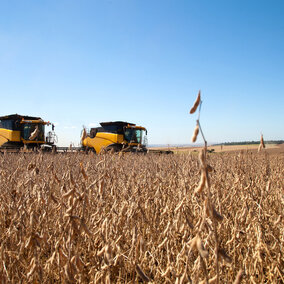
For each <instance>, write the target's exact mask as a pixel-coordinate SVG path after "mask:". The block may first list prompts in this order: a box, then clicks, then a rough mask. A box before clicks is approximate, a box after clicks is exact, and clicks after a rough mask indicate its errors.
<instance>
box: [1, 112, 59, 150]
mask: <svg viewBox="0 0 284 284" xmlns="http://www.w3.org/2000/svg"><path fill="white" fill-rule="evenodd" d="M45 125H52V131H49V132H48V135H47V137H45ZM56 142H57V136H56V135H55V133H54V125H53V124H51V123H50V122H45V121H43V120H42V119H41V118H40V117H33V116H25V115H19V114H12V115H6V116H2V117H0V149H1V150H2V149H6V150H19V149H21V148H26V149H29V148H32V149H33V148H41V149H43V150H51V149H52V148H54V147H55V145H54V143H56Z"/></svg>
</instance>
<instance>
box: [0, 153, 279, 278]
mask: <svg viewBox="0 0 284 284" xmlns="http://www.w3.org/2000/svg"><path fill="white" fill-rule="evenodd" d="M208 163H209V164H210V165H211V166H212V168H213V171H212V172H211V173H210V178H211V193H212V196H211V199H212V203H213V204H214V206H215V208H216V210H217V211H218V212H219V213H220V214H221V215H222V216H223V220H222V222H218V224H217V233H218V239H219V241H220V256H222V257H220V260H219V265H220V268H219V270H220V271H219V274H220V282H221V283H233V282H234V281H235V279H236V277H237V274H238V271H240V270H242V271H243V273H244V277H243V282H245V283H283V267H284V260H283V252H282V249H283V244H284V240H283V238H284V226H283V205H284V192H283V189H284V173H283V166H284V157H283V155H281V156H276V155H273V156H272V155H271V156H270V155H267V154H266V153H265V152H262V153H259V154H255V153H254V154H252V153H250V152H240V153H224V154H212V155H209V156H208ZM199 179H200V167H199V161H198V157H197V155H190V154H186V155H161V156H157V155H151V154H149V155H135V154H129V155H128V154H126V155H111V154H110V155H98V156H95V155H93V154H90V155H83V154H57V155H52V154H7V153H6V154H4V155H1V156H0V200H1V203H0V204H1V205H0V244H1V253H0V261H1V264H0V278H1V280H2V283H5V282H6V283H8V282H9V283H19V282H24V283H25V282H26V283H27V282H33V283H34V282H41V283H54V282H58V283H60V282H61V283H74V282H77V283H78V282H79V283H100V282H104V283H128V282H132V281H141V282H142V281H144V282H147V281H151V282H153V283H200V282H201V283H206V278H207V279H208V283H214V281H215V280H216V267H215V259H214V249H215V247H214V238H213V233H214V232H213V229H212V221H211V219H210V218H205V222H204V226H203V227H204V229H203V230H202V231H201V232H198V234H199V237H200V239H201V240H202V243H200V244H199V245H200V247H201V250H203V252H204V255H203V256H201V254H200V253H198V251H196V250H194V249H193V246H192V245H191V242H192V240H193V239H194V237H196V234H197V228H198V226H199V224H200V222H201V220H202V216H204V212H203V208H204V206H203V205H204V204H203V203H204V196H202V195H204V194H206V193H203V192H201V193H200V194H194V190H195V188H196V187H197V186H198V183H199ZM202 281H203V282H202ZM236 283H237V282H236Z"/></svg>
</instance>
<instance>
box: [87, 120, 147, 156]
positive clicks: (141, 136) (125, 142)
mask: <svg viewBox="0 0 284 284" xmlns="http://www.w3.org/2000/svg"><path fill="white" fill-rule="evenodd" d="M100 125H101V127H96V128H91V129H90V131H89V132H88V133H87V131H86V129H84V130H83V134H82V139H81V141H82V147H83V148H85V149H92V150H93V151H94V152H96V153H97V154H99V153H102V152H108V151H112V152H120V151H122V152H142V153H146V152H147V148H146V145H145V143H144V141H146V135H147V130H146V128H144V127H142V126H136V124H133V123H128V122H123V121H115V122H101V123H100Z"/></svg>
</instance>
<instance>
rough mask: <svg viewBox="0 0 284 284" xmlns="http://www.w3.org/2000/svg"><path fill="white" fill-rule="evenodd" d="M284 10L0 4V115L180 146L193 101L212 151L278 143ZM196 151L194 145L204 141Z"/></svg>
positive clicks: (175, 4)
mask: <svg viewBox="0 0 284 284" xmlns="http://www.w3.org/2000/svg"><path fill="white" fill-rule="evenodd" d="M283 11H284V1H267V0H266V1H263V0H250V1H244V0H235V1H231V0H216V1H211V0H210V1H209V0H208V1H205V0H203V1H202V0H200V1H190V0H184V1H179V0H175V1H174V0H163V1H158V0H157V1H155V0H149V1H148V0H109V1H107V0H105V1H104V0H100V1H95V0H93V1H91V0H90V1H89V0H81V1H79V0H78V1H72V0H66V1H61V0H56V1H55V0H54V1H53V0H42V1H38V0H26V1H22V0H18V1H14V0H9V1H4V0H3V1H0V94H1V107H0V115H6V114H12V113H19V114H26V115H35V116H41V117H42V118H43V119H45V120H50V121H52V122H55V123H56V128H55V130H56V132H57V135H58V137H59V145H68V144H69V143H70V142H73V143H75V144H77V143H78V142H79V137H80V132H81V129H82V125H85V126H87V127H89V126H91V125H95V124H98V122H101V121H114V120H125V121H129V122H133V123H136V124H138V125H142V126H145V127H146V128H147V129H148V141H149V144H189V143H191V141H190V140H191V136H192V131H193V129H194V126H195V120H196V115H189V109H190V107H191V105H192V103H193V102H194V100H195V98H196V95H197V93H198V90H199V89H200V90H201V94H202V99H203V105H202V113H201V124H202V126H203V130H204V133H205V136H206V138H207V140H208V141H209V142H225V141H244V140H246V141H249V140H257V139H259V137H260V133H263V135H264V139H267V140H271V139H284V123H283V121H284V111H283V109H284V81H283V79H284V56H283V51H284V17H283ZM197 142H201V137H199V138H198V140H197Z"/></svg>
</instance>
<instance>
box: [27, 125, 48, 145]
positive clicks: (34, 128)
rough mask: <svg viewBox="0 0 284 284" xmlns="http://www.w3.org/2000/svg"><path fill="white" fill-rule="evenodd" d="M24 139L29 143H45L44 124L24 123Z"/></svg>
mask: <svg viewBox="0 0 284 284" xmlns="http://www.w3.org/2000/svg"><path fill="white" fill-rule="evenodd" d="M22 138H23V139H24V140H29V141H44V124H41V123H23V124H22Z"/></svg>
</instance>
